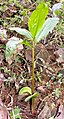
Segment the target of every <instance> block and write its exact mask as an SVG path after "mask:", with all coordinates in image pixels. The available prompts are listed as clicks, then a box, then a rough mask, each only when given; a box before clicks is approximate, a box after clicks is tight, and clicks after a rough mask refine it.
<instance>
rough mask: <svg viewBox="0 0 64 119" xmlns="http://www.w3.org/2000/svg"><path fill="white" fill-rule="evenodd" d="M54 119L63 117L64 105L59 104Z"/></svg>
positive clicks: (63, 118)
mask: <svg viewBox="0 0 64 119" xmlns="http://www.w3.org/2000/svg"><path fill="white" fill-rule="evenodd" d="M55 119H64V106H63V105H60V107H59V111H58V114H57V116H56V117H55Z"/></svg>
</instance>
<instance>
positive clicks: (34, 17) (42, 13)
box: [28, 2, 48, 39]
mask: <svg viewBox="0 0 64 119" xmlns="http://www.w3.org/2000/svg"><path fill="white" fill-rule="evenodd" d="M47 14H48V6H47V4H46V3H44V2H43V3H42V4H39V5H38V6H37V8H36V10H34V11H33V12H32V14H31V16H30V18H29V20H28V27H29V31H30V33H31V34H32V37H33V39H34V37H35V35H36V34H37V32H38V31H39V30H40V29H41V27H42V25H43V23H44V21H45V18H46V16H47Z"/></svg>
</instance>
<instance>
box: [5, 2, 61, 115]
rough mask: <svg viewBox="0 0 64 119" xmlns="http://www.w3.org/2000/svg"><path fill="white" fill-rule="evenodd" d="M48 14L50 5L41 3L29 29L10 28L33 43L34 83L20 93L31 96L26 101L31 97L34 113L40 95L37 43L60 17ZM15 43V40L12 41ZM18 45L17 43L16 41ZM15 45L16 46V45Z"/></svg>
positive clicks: (7, 47) (31, 46)
mask: <svg viewBox="0 0 64 119" xmlns="http://www.w3.org/2000/svg"><path fill="white" fill-rule="evenodd" d="M47 14H48V6H47V4H46V3H44V2H43V3H42V4H39V5H38V6H37V7H36V9H35V10H34V11H33V12H32V14H31V16H30V17H29V20H28V29H29V30H26V29H23V28H19V27H11V28H9V29H10V30H14V31H16V32H17V33H19V34H20V35H24V36H25V37H27V39H29V40H30V41H31V42H32V43H31V45H28V46H30V48H31V50H32V85H31V88H30V87H28V86H27V87H23V88H22V89H20V91H19V94H20V95H22V94H23V93H26V92H27V93H28V94H29V96H28V97H27V98H26V99H25V101H28V100H30V99H31V101H32V105H31V111H32V114H33V113H34V98H35V97H37V96H38V93H37V92H35V91H34V52H35V51H34V49H35V46H36V44H37V43H38V42H39V41H40V40H41V39H44V37H46V36H47V35H48V33H49V32H51V31H52V30H53V28H54V27H55V26H56V24H57V23H58V21H59V18H57V17H53V18H47V19H46V17H47ZM9 42H10V41H8V43H7V44H6V52H7V53H8V49H9V50H10V47H9ZM18 42H19V43H22V44H25V45H27V44H29V43H28V42H27V41H23V40H21V41H20V40H19V41H18ZM12 43H13V41H12ZM16 45H17V43H16ZM16 45H15V46H16Z"/></svg>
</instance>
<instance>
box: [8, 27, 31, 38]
mask: <svg viewBox="0 0 64 119" xmlns="http://www.w3.org/2000/svg"><path fill="white" fill-rule="evenodd" d="M9 29H10V30H13V31H16V32H17V33H19V34H20V35H24V36H26V37H27V38H28V39H31V40H32V35H31V33H30V32H29V31H28V30H26V29H23V28H19V27H11V28H9Z"/></svg>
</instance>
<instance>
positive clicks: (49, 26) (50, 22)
mask: <svg viewBox="0 0 64 119" xmlns="http://www.w3.org/2000/svg"><path fill="white" fill-rule="evenodd" d="M58 22H59V18H56V17H54V18H48V19H47V20H46V21H45V23H44V24H43V26H42V28H41V29H40V31H39V32H38V33H37V34H36V36H35V40H36V42H39V41H40V40H41V39H42V38H44V37H46V36H47V35H48V33H49V32H51V31H52V30H53V29H54V27H55V26H56V24H57V23H58Z"/></svg>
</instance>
